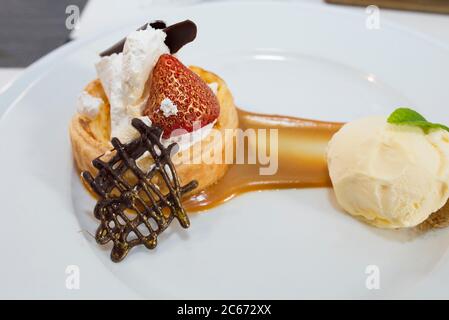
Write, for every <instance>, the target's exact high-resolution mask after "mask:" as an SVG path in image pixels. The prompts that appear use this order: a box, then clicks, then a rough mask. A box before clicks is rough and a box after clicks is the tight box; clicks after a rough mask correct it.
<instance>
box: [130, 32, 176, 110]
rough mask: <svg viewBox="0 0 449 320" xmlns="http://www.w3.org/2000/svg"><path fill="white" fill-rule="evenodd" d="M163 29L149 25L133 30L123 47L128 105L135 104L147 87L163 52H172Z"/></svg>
mask: <svg viewBox="0 0 449 320" xmlns="http://www.w3.org/2000/svg"><path fill="white" fill-rule="evenodd" d="M166 36H167V34H166V33H165V32H164V31H163V30H156V29H153V28H151V27H148V28H147V29H146V30H139V31H134V32H132V33H131V34H130V35H129V36H128V37H127V38H126V42H125V45H124V47H123V71H124V72H123V79H122V81H123V91H124V93H125V98H126V100H125V103H126V105H134V104H136V103H137V101H138V100H139V98H141V97H142V94H143V92H144V89H145V84H146V82H147V80H148V78H149V76H150V73H151V71H152V70H153V68H154V66H155V65H156V63H157V61H158V60H159V57H160V56H161V55H162V54H165V53H170V50H169V48H168V47H167V45H166V44H165V43H164V41H165V38H166Z"/></svg>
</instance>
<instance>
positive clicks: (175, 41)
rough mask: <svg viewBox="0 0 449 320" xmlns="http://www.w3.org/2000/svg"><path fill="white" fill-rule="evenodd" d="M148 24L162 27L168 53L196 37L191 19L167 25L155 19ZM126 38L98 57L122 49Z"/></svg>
mask: <svg viewBox="0 0 449 320" xmlns="http://www.w3.org/2000/svg"><path fill="white" fill-rule="evenodd" d="M149 25H150V26H151V27H153V28H155V29H163V30H164V32H165V33H166V34H167V37H166V38H165V44H166V45H167V47H168V48H169V49H170V53H172V54H173V53H176V52H178V51H179V49H181V48H182V47H183V46H185V45H186V44H188V43H190V42H192V41H193V40H195V38H196V33H197V28H196V24H195V23H194V22H193V21H190V20H185V21H181V22H178V23H175V24H173V25H171V26H169V27H167V26H166V25H165V22H163V21H161V20H156V21H154V22H151V23H149ZM147 27H148V23H146V24H144V25H143V26H141V27H140V28H139V29H137V30H145V29H146V28H147ZM125 41H126V38H124V39H122V40H120V41H119V42H117V43H116V44H114V45H113V46H112V47H110V48H109V49H106V50H105V51H103V52H101V53H100V57H105V56H110V55H111V54H114V53H120V52H122V51H123V47H124V45H125Z"/></svg>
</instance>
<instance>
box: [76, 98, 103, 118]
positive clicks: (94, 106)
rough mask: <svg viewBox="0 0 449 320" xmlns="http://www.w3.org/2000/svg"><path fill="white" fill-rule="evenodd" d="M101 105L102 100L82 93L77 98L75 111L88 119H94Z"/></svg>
mask: <svg viewBox="0 0 449 320" xmlns="http://www.w3.org/2000/svg"><path fill="white" fill-rule="evenodd" d="M102 104H103V100H101V99H100V98H97V97H94V96H92V95H90V94H89V93H88V92H86V91H83V92H81V94H80V95H79V96H78V101H77V110H78V112H79V113H81V114H84V115H86V116H88V117H89V118H95V117H96V116H97V115H98V112H99V111H100V106H101V105H102Z"/></svg>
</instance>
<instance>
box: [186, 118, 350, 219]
mask: <svg viewBox="0 0 449 320" xmlns="http://www.w3.org/2000/svg"><path fill="white" fill-rule="evenodd" d="M238 116H239V127H240V128H241V129H243V130H246V129H255V132H256V135H257V133H258V131H257V129H266V131H267V132H269V129H277V132H278V141H277V142H278V160H277V161H278V169H277V171H276V172H275V174H273V175H261V174H259V169H260V168H264V167H267V166H268V165H267V164H261V163H260V162H259V161H258V159H257V157H256V159H257V161H256V163H255V164H230V165H229V169H228V171H227V172H226V174H225V175H224V177H223V178H221V179H220V180H219V181H218V182H217V183H216V184H214V185H212V186H210V187H208V188H207V189H205V190H203V191H201V192H199V193H196V194H194V195H192V196H190V197H189V198H186V199H184V200H183V205H184V207H185V209H186V210H187V211H188V212H196V211H201V210H206V209H209V208H212V207H215V206H217V205H220V204H222V203H224V202H226V201H228V200H230V199H232V198H234V197H235V196H237V195H240V194H242V193H245V192H249V191H256V190H268V189H286V188H311V187H330V186H331V182H330V178H329V174H328V169H327V161H326V147H327V143H328V142H329V140H330V139H331V137H332V136H333V135H334V133H335V132H337V131H338V130H339V129H340V128H341V126H342V123H335V122H323V121H315V120H307V119H301V118H294V117H286V116H276V115H264V114H258V113H251V112H247V111H243V110H241V109H238ZM267 137H268V133H267ZM268 141H269V139H268ZM235 154H236V152H234V156H235ZM246 162H247V161H245V163H246ZM234 163H235V162H234Z"/></svg>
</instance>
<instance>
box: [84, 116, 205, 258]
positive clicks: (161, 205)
mask: <svg viewBox="0 0 449 320" xmlns="http://www.w3.org/2000/svg"><path fill="white" fill-rule="evenodd" d="M132 125H133V127H134V128H135V129H136V130H137V131H138V132H139V134H140V136H139V137H138V138H137V139H135V140H133V141H131V142H130V143H128V144H122V143H121V142H120V141H119V140H118V139H117V138H113V139H112V141H111V143H112V145H113V147H114V149H113V151H112V156H111V158H110V159H109V160H108V161H103V160H101V159H100V158H101V157H99V158H96V159H94V160H93V161H92V164H93V165H94V167H95V168H97V169H98V174H97V176H96V177H93V176H92V175H91V174H90V173H89V172H87V171H84V172H83V173H82V177H83V179H84V180H85V182H86V183H87V184H88V185H89V186H90V187H91V189H92V190H93V192H95V193H96V194H97V195H98V197H99V200H98V202H97V204H96V206H95V209H94V215H95V217H96V218H97V219H98V220H99V221H100V225H99V227H98V229H97V232H96V235H95V238H96V241H97V243H98V244H101V245H105V244H107V243H108V242H111V241H112V243H113V248H112V251H111V260H112V261H114V262H119V261H122V260H123V259H124V258H125V257H126V255H127V254H128V252H129V251H130V250H131V249H132V248H133V247H135V246H138V245H144V246H145V247H146V248H147V249H154V248H155V247H156V245H157V237H158V235H159V234H161V233H162V232H163V231H164V230H166V229H167V227H168V226H169V225H170V223H171V222H172V221H173V220H174V219H175V218H176V219H177V220H178V221H179V223H180V225H181V226H182V227H183V228H188V227H189V226H190V221H189V218H188V216H187V214H186V212H185V210H184V208H183V206H182V203H181V198H182V195H184V194H185V193H187V192H189V191H191V190H193V189H195V188H196V187H197V185H198V184H197V182H196V181H191V182H189V183H188V184H186V185H184V186H181V185H180V182H179V179H178V176H177V174H176V170H175V167H174V165H173V163H172V162H171V159H170V155H171V154H172V152H173V151H175V148H177V147H178V146H177V145H176V143H173V144H171V145H170V146H168V147H167V148H165V147H164V146H163V145H162V144H161V142H160V137H161V134H162V130H161V129H160V128H158V127H149V126H147V125H145V123H143V121H141V120H140V119H133V121H132ZM147 152H148V153H149V155H150V156H151V158H152V159H153V160H154V164H153V165H152V166H151V167H150V169H149V170H148V171H147V172H144V171H143V170H142V169H141V168H139V166H138V165H137V163H136V160H137V159H139V158H140V157H141V156H142V155H143V154H144V153H147ZM125 174H127V175H129V174H131V175H132V176H134V177H135V178H136V179H135V180H136V182H135V183H130V182H129V181H128V179H125ZM153 179H162V180H160V181H163V188H161V186H160V185H161V184H156V183H155V182H154V180H153ZM165 189H166V190H165Z"/></svg>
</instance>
